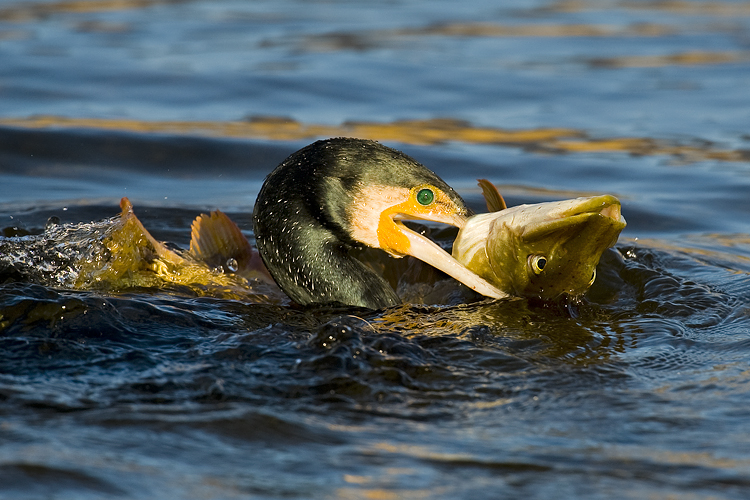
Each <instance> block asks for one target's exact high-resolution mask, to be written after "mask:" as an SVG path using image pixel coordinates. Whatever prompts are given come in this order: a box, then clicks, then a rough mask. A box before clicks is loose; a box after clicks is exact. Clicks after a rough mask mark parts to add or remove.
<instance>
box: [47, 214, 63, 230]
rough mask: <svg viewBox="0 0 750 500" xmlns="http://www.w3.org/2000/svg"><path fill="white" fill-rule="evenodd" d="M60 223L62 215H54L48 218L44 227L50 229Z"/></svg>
mask: <svg viewBox="0 0 750 500" xmlns="http://www.w3.org/2000/svg"><path fill="white" fill-rule="evenodd" d="M58 224H60V217H57V216H56V215H53V216H52V217H50V218H49V219H47V223H46V224H45V225H44V229H45V230H48V229H50V228H52V227H54V226H57V225H58Z"/></svg>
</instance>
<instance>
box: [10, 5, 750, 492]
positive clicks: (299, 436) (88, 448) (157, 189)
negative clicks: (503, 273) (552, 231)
mask: <svg viewBox="0 0 750 500" xmlns="http://www.w3.org/2000/svg"><path fill="white" fill-rule="evenodd" d="M749 28H750V4H749V3H747V2H730V1H726V2H703V3H702V2H692V1H690V2H651V1H643V2H627V1H607V2H594V1H590V2H588V1H583V2H567V1H560V2H547V1H541V0H529V1H522V2H515V3H513V5H511V6H501V5H498V4H497V3H496V2H484V1H469V2H461V3H456V2H444V1H440V2H434V1H433V2H426V1H423V0H414V1H393V2H389V3H387V4H369V3H367V2H315V1H294V0H281V1H274V2H265V1H255V2H241V1H230V0H220V1H211V2H208V1H202V0H196V1H158V0H152V1H136V0H132V1H114V0H113V1H107V0H104V1H74V2H67V1H66V2H61V1H58V2H55V1H45V2H34V1H28V2H17V1H2V2H0V229H2V230H3V234H5V235H6V236H9V235H13V234H22V233H26V232H31V233H39V232H41V231H42V230H43V229H44V226H45V224H46V223H47V220H48V219H49V218H50V217H52V216H55V217H58V218H59V219H60V220H61V222H62V223H78V222H86V223H88V222H91V221H98V220H101V219H104V218H107V217H111V216H114V215H116V214H117V213H118V211H119V210H118V203H119V200H120V198H121V197H123V196H127V197H129V198H130V199H131V201H132V202H133V203H134V205H135V208H136V212H137V214H138V216H139V217H140V219H141V220H142V221H143V223H144V224H145V225H146V227H147V228H148V229H149V230H150V231H151V232H152V233H153V234H154V236H156V237H157V238H158V239H160V240H165V241H170V242H173V243H174V244H177V245H180V246H183V247H184V246H186V245H187V244H188V241H189V231H190V223H191V221H192V220H193V218H194V217H195V216H196V215H198V214H200V213H202V212H207V211H209V210H213V209H217V208H219V209H221V210H223V211H225V212H227V213H228V214H229V215H230V217H231V218H232V219H233V220H235V221H236V222H237V223H238V224H239V225H240V227H241V228H242V229H243V231H244V232H245V234H246V235H247V236H248V237H249V238H250V239H251V240H252V219H251V211H252V207H253V204H254V201H255V196H256V195H257V192H258V190H259V189H260V186H261V183H262V181H263V179H264V177H265V175H267V173H268V172H270V170H271V169H272V168H273V167H274V166H275V165H276V164H277V163H279V162H280V161H281V160H283V159H284V158H285V157H286V156H287V155H288V154H290V153H291V152H293V151H295V150H296V149H298V148H300V147H302V146H304V145H306V144H308V143H310V142H312V141H313V140H315V139H317V138H322V137H329V136H336V135H350V136H358V137H367V138H373V139H378V140H381V141H382V142H384V143H385V144H387V145H389V146H393V147H396V148H398V149H401V150H403V151H405V152H406V153H408V154H410V155H412V156H413V157H415V158H416V159H418V160H419V161H420V162H422V163H424V164H425V165H427V166H428V167H430V168H431V169H433V170H435V171H436V172H437V173H438V174H439V175H441V176H442V177H443V178H444V179H445V180H446V181H447V182H448V183H449V184H451V185H452V186H453V187H454V188H456V190H457V191H459V193H460V194H461V195H462V196H464V198H465V199H466V200H467V202H468V203H469V204H470V205H471V206H472V207H473V208H474V209H475V210H478V211H482V210H483V209H484V208H483V206H484V202H483V200H482V198H481V193H480V190H479V188H478V187H477V186H476V179H477V178H488V179H491V180H492V181H493V182H495V183H496V184H498V186H499V187H500V190H501V191H502V192H503V194H504V195H505V197H506V200H507V201H508V203H509V204H512V205H514V204H518V203H535V202H542V201H550V200H556V199H564V198H571V197H575V196H582V195H588V194H600V193H610V194H613V195H615V196H618V197H619V198H620V199H621V201H622V204H623V214H624V216H625V217H626V219H627V221H628V227H627V228H626V229H625V231H624V232H623V234H622V236H621V238H620V241H619V243H618V245H617V246H616V247H615V248H614V249H613V250H611V251H608V252H607V253H606V254H605V255H604V257H603V259H602V262H601V264H600V267H599V270H598V276H599V277H598V279H597V282H596V283H595V285H594V287H593V288H592V290H591V291H590V293H589V294H588V295H587V297H586V298H585V300H584V302H583V303H582V304H580V305H578V306H576V307H574V308H571V309H566V308H564V307H558V306H549V305H543V304H537V303H534V302H530V301H525V300H519V301H510V302H496V301H491V300H486V301H482V300H480V301H474V300H467V301H461V300H458V301H455V300H454V303H452V304H451V305H445V304H444V303H431V302H430V301H429V300H428V301H427V303H407V304H404V305H403V306H400V307H396V308H393V309H390V310H385V311H378V312H368V311H363V310H357V309H346V308H343V309H336V308H310V309H301V308H297V307H294V306H292V305H290V304H285V303H282V304H250V303H247V302H244V301H240V300H230V299H222V298H216V297H208V296H197V295H195V294H191V293H189V290H184V289H172V290H149V289H137V290H129V291H127V292H125V293H103V292H92V291H88V292H84V291H75V290H70V289H66V288H62V287H53V286H44V285H40V284H36V283H32V282H24V281H8V282H6V283H4V284H2V285H0V353H2V354H1V355H0V412H1V414H2V418H1V419H0V497H1V498H14V499H16V498H71V499H72V498H75V499H80V498H165V497H169V498H205V497H209V498H342V499H350V498H380V499H389V498H451V499H452V498H549V497H555V498H571V499H574V498H575V499H578V498H610V497H611V498H634V499H635V498H638V499H640V498H701V499H702V498H738V499H740V498H747V497H748V495H749V494H750V433H748V431H747V428H748V422H749V421H750V410H749V409H750V390H749V388H750V371H748V363H749V362H750V224H748V214H750V196H749V194H750V152H749V151H750V135H749V132H748V123H750V112H749V111H748V110H750V94H748V90H747V89H748V88H750V46H749V45H748V40H750V36H749V33H750V31H749ZM434 230H435V233H434V234H435V235H436V237H437V239H438V240H439V241H440V242H441V243H443V244H445V245H448V246H449V245H450V238H451V233H450V232H449V231H441V230H439V229H438V228H434ZM412 272H413V273H416V274H417V275H418V272H417V271H415V270H412ZM429 286H431V285H429ZM429 291H430V290H427V292H429ZM427 295H428V296H429V293H428V294H427ZM460 302H465V303H460Z"/></svg>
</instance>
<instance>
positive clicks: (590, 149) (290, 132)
mask: <svg viewBox="0 0 750 500" xmlns="http://www.w3.org/2000/svg"><path fill="white" fill-rule="evenodd" d="M0 126H6V127H19V128H32V129H54V128H84V129H99V130H109V131H122V132H138V133H159V134H184V135H199V136H210V137H231V138H243V139H266V140H276V141H297V140H313V139H317V138H324V137H337V136H347V137H358V138H362V139H373V140H378V141H393V142H400V143H403V144H414V145H436V144H442V143H447V142H463V143H467V144H493V145H503V146H515V147H522V148H525V149H529V150H533V151H538V152H545V153H550V154H562V153H597V152H598V153H606V152H622V153H629V154H633V155H639V156H643V155H651V156H653V155H667V156H672V157H675V158H676V159H678V160H680V161H683V162H697V161H704V160H718V161H727V162H743V161H748V160H750V152H748V151H743V150H731V149H720V148H717V147H714V146H713V145H712V144H710V143H707V142H701V143H700V144H699V145H691V144H678V143H673V142H670V141H665V140H658V139H651V138H647V137H645V138H644V137H616V138H594V137H590V136H589V135H588V134H587V133H586V132H584V131H581V130H576V129H569V128H535V129H525V130H507V129H499V128H492V127H478V126H474V125H472V124H470V123H467V122H463V121H459V120H452V119H443V118H439V119H430V120H402V121H395V122H390V123H375V122H345V123H343V124H341V125H324V124H315V123H301V122H298V121H295V120H290V119H286V118H281V117H254V118H252V119H250V120H248V121H236V122H212V121H144V120H134V119H124V118H123V119H117V118H67V117H63V116H35V117H28V118H0Z"/></svg>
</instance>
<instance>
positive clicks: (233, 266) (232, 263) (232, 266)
mask: <svg viewBox="0 0 750 500" xmlns="http://www.w3.org/2000/svg"><path fill="white" fill-rule="evenodd" d="M226 265H227V269H229V271H231V272H233V273H236V272H237V270H238V269H239V268H240V266H239V264H237V259H235V258H234V257H230V258H229V259H227V264H226Z"/></svg>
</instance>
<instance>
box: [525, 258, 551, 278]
mask: <svg viewBox="0 0 750 500" xmlns="http://www.w3.org/2000/svg"><path fill="white" fill-rule="evenodd" d="M529 265H530V266H531V270H532V271H534V274H542V271H544V267H545V266H546V265H547V258H546V257H545V256H543V255H531V256H530V257H529Z"/></svg>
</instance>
